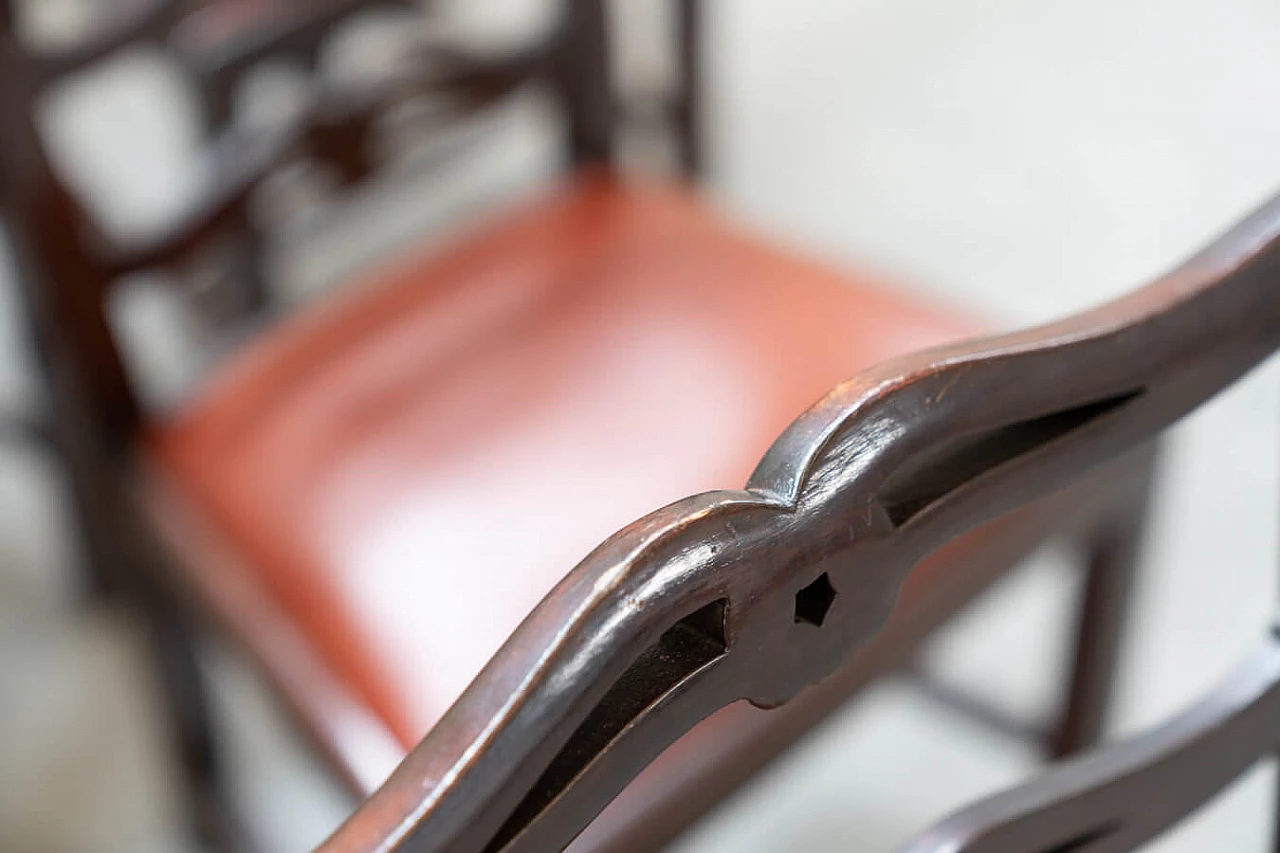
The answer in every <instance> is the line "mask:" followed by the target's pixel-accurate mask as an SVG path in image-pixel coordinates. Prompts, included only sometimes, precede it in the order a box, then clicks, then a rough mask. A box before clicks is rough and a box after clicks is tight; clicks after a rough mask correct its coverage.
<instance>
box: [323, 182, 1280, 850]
mask: <svg viewBox="0 0 1280 853" xmlns="http://www.w3.org/2000/svg"><path fill="white" fill-rule="evenodd" d="M1278 288H1280V198H1277V199H1275V200H1273V201H1272V202H1270V203H1269V204H1268V205H1267V206H1265V207H1264V208H1262V209H1261V210H1259V211H1258V212H1257V213H1256V214H1254V215H1253V216H1252V217H1250V218H1249V219H1247V220H1246V221H1245V222H1243V223H1242V224H1241V225H1239V226H1237V227H1236V228H1235V229H1233V230H1232V231H1231V232H1229V233H1228V234H1227V235H1225V236H1224V237H1223V238H1221V239H1220V240H1218V241H1217V242H1216V243H1214V244H1213V245H1211V246H1210V247H1209V248H1208V249H1206V250H1205V251H1203V252H1201V253H1200V254H1198V255H1196V256H1195V257H1194V258H1192V259H1191V260H1189V261H1188V262H1186V263H1185V264H1184V265H1182V266H1181V267H1179V268H1178V269H1176V270H1175V271H1173V272H1172V273H1170V274H1169V275H1166V276H1165V277H1163V278H1161V279H1159V280H1157V281H1156V282H1154V283H1152V284H1151V285H1149V286H1147V287H1145V288H1143V289H1141V290H1138V291H1136V292H1134V293H1132V294H1130V295H1128V296H1126V297H1124V298H1121V299H1119V300H1117V301H1115V302H1113V303H1110V304H1108V305H1106V306H1103V307H1101V308H1098V309H1095V310H1092V311H1088V312H1085V313H1083V314H1080V315H1077V316H1075V317H1072V318H1070V319H1067V320H1064V321H1061V322H1058V323H1054V324H1051V325H1048V326H1045V327H1042V328H1038V329H1032V330H1029V331H1025V332H1020V333H1015V334H1011V335H1005V336H1001V337H996V338H991V339H987V340H980V341H975V342H970V343H965V344H959V345H954V346H950V347H945V348H941V349H937V350H933V351H929V352H924V353H919V354H915V355H912V356H908V357H904V358H901V359H897V360H895V361H892V362H888V363H885V364H882V365H880V366H878V367H876V368H873V369H871V370H869V371H867V372H865V373H863V374H860V375H858V376H856V377H854V378H853V379H851V380H849V381H848V382H846V383H844V384H843V385H841V386H839V387H837V388H836V389H835V390H833V391H832V392H831V393H830V394H829V395H828V396H827V397H826V398H825V399H823V400H822V401H820V402H819V403H817V404H816V405H815V406H814V407H813V408H811V409H810V410H809V411H808V412H806V413H805V414H803V415H802V416H801V417H800V418H799V419H798V420H797V421H795V422H794V423H793V424H792V426H791V427H790V428H788V430H787V431H786V432H785V433H784V434H783V435H782V436H781V437H780V438H779V439H778V441H777V442H775V443H774V445H773V446H772V447H771V448H770V449H769V451H768V452H767V453H766V454H765V456H764V458H763V459H762V461H761V463H760V465H759V467H758V468H757V469H756V471H755V473H754V474H753V475H752V477H751V479H750V481H749V483H748V484H747V487H746V488H745V489H744V490H741V491H720V492H710V493H706V494H702V495H696V496H693V497H690V498H687V499H685V500H683V501H679V502H677V503H675V504H672V505H670V506H668V507H666V508H664V509H661V510H659V511H657V512H655V513H652V514H650V515H649V516H646V517H645V518H642V519H640V520H639V521H637V522H635V523H634V524H632V525H630V526H628V527H626V528H624V529H623V530H622V531H620V532H619V533H618V534H616V535H615V536H613V537H611V538H610V539H609V540H607V541H606V542H604V543H603V544H602V545H601V546H600V547H599V548H597V549H596V550H595V551H594V552H592V553H591V554H590V555H589V556H588V557H587V558H586V559H585V560H584V561H583V562H582V563H580V564H579V565H578V566H577V567H576V568H574V570H573V571H572V572H570V573H569V574H568V575H567V576H566V577H565V578H564V580H563V581H562V582H561V583H560V584H559V585H557V587H556V588H555V589H554V590H552V592H551V593H550V594H549V595H548V596H547V597H546V598H545V599H544V600H543V602H542V603H541V604H540V605H539V606H538V607H537V608H536V609H535V610H534V611H533V612H532V613H531V614H530V616H529V617H528V618H527V619H526V621H525V622H524V623H523V624H522V625H521V626H520V627H519V628H518V629H517V630H516V632H515V633H514V634H513V635H512V636H511V638H510V639H509V640H508V641H507V643H506V644H505V645H504V646H503V647H502V649H501V650H500V651H499V652H498V654H497V655H496V656H495V657H494V658H493V659H492V660H491V661H490V662H489V664H488V665H487V666H486V667H485V669H484V670H483V671H482V672H481V673H480V675H479V676H478V677H477V678H476V680H475V681H474V682H472V684H471V686H470V687H468V689H467V690H466V692H465V693H464V694H463V695H462V697H461V698H460V699H459V700H458V701H457V703H455V704H454V706H453V707H452V708H451V710H450V711H449V712H448V713H447V714H446V715H445V717H444V718H443V719H442V720H441V721H440V722H439V723H438V724H437V725H436V727H435V728H434V729H433V730H432V731H431V732H430V733H429V734H428V735H427V737H426V738H425V739H424V740H423V741H422V743H421V744H420V745H419V746H418V747H417V748H416V749H415V750H414V751H413V752H412V753H411V754H410V755H409V756H408V758H406V759H405V761H404V762H402V763H401V765H400V766H399V767H398V769H397V770H396V771H395V772H394V773H393V774H392V776H391V777H390V779H389V780H388V781H387V783H386V784H385V785H384V787H383V788H381V789H380V790H379V791H378V792H377V793H375V794H374V795H373V797H371V798H370V799H369V800H368V801H367V802H366V803H365V804H364V805H363V806H362V807H361V808H360V809H359V810H358V811H357V812H356V814H355V815H353V816H352V818H351V819H350V820H349V821H348V822H347V823H346V824H345V825H344V826H343V827H341V828H340V829H339V830H338V832H337V833H336V834H335V835H334V836H333V837H332V838H331V839H329V841H328V842H327V843H326V845H325V846H324V847H323V848H322V849H324V850H326V851H334V853H337V851H342V853H349V851H354V850H373V849H378V850H391V849H403V850H414V851H435V850H449V851H471V850H474V851H484V853H494V851H498V850H502V851H506V852H507V853H513V851H538V850H552V849H561V848H563V847H564V846H565V845H566V844H568V842H569V841H570V840H571V839H572V838H574V836H575V835H576V834H577V833H578V832H580V831H581V830H582V829H583V828H584V827H585V826H586V825H587V824H588V823H589V822H590V821H591V820H592V819H594V817H595V816H596V814H598V813H599V811H600V810H601V809H602V808H603V807H604V806H605V805H606V804H607V803H608V802H609V801H610V800H611V799H612V798H613V797H614V796H615V795H616V794H617V793H618V792H620V791H621V789H622V788H623V787H624V786H625V785H626V784H627V783H628V782H629V781H630V780H631V779H632V778H634V776H635V775H636V774H637V773H639V771H640V770H641V769H642V768H643V767H644V766H645V765H646V764H647V763H648V762H650V761H651V760H652V759H653V758H654V757H656V756H657V755H658V754H659V753H660V752H661V751H662V750H663V749H665V748H666V747H667V746H668V745H670V744H671V743H673V742H674V741H675V740H676V739H677V738H679V737H680V736H681V735H683V734H684V733H685V732H687V731H688V730H689V729H690V728H692V727H693V726H694V725H695V724H696V723H698V722H699V721H700V720H702V719H703V718H705V717H706V716H708V715H709V714H711V713H713V712H714V711H716V710H718V709H720V708H722V707H724V706H725V705H727V704H729V703H731V702H734V701H737V700H740V699H743V698H745V699H748V700H750V701H751V702H752V703H753V704H755V705H757V706H760V707H765V708H768V707H775V706H778V705H781V704H783V703H785V702H787V701H788V700H789V699H791V698H792V697H793V696H794V695H795V694H797V693H798V692H799V691H801V690H803V689H804V688H805V687H806V686H807V685H809V684H812V683H813V682H816V681H818V680H820V679H822V678H824V677H825V676H827V675H829V674H830V673H832V672H833V671H834V670H835V669H836V668H837V667H838V666H840V664H841V663H842V662H843V661H844V660H846V659H847V657H848V655H849V654H850V653H851V652H852V650H853V649H855V648H856V647H858V646H859V645H861V644H863V643H864V642H866V640H867V639H868V638H870V637H872V636H873V635H874V634H875V633H876V632H877V631H879V630H880V628H881V627H882V626H883V625H884V624H885V622H886V620H887V618H888V616H889V615H890V613H891V612H892V610H893V607H894V603H895V600H896V597H897V593H898V590H899V588H900V586H901V583H902V581H903V579H904V578H905V577H906V575H907V574H908V573H909V572H910V570H911V569H912V567H913V566H914V565H915V564H916V563H917V562H918V561H919V560H921V559H922V558H923V557H924V556H926V555H927V554H929V553H930V552H932V551H934V550H936V549H938V548H939V547H941V546H942V545H944V544H945V543H946V542H948V541H949V540H951V539H953V538H954V537H956V536H957V535H959V534H960V533H962V532H964V531H966V530H968V529H971V528H973V527H976V526H978V525H980V524H982V523H985V522H987V521H989V520H992V519H994V518H995V517H997V516H999V515H1002V514H1003V513H1005V512H1008V511H1010V510H1012V509H1015V508H1017V507H1019V506H1022V505H1024V504H1027V503H1029V502H1031V501H1032V500H1034V499H1036V498H1039V497H1041V496H1044V495H1046V494H1047V493H1049V492H1051V491H1053V490H1056V489H1058V488H1060V487H1062V486H1063V485H1065V484H1066V483H1068V482H1070V481H1072V480H1074V479H1076V478H1079V477H1080V476H1082V474H1083V473H1084V472H1086V471H1088V470H1089V469H1091V468H1093V467H1094V466H1096V465H1098V464H1100V463H1102V462H1104V461H1107V460H1109V459H1113V458H1115V457H1117V456H1118V455H1120V454H1121V453H1123V452H1125V451H1127V450H1129V449H1131V448H1133V447H1134V446H1135V445H1138V444H1140V443H1143V442H1145V441H1147V440H1149V439H1151V438H1152V437H1153V436H1155V435H1156V434H1157V433H1158V432H1160V431H1161V430H1163V429H1164V428H1166V427H1167V426H1169V425H1170V424H1171V423H1173V422H1174V421H1175V420H1177V419H1178V418H1180V417H1181V416H1183V415H1184V414H1186V413H1187V412H1189V411H1191V410H1192V409H1193V408H1195V407H1196V406H1198V405H1199V404H1201V403H1202V402H1204V401H1205V400H1207V399H1209V398H1210V397H1212V396H1213V395H1214V394H1216V393H1217V392H1218V391H1220V390H1221V389H1223V388H1224V387H1226V386H1227V385H1229V384H1230V383H1232V382H1233V381H1235V380H1236V379H1237V378H1239V377H1240V376H1241V375H1243V374H1244V373H1246V372H1247V371H1249V370H1250V369H1252V368H1253V367H1254V366H1255V365H1257V364H1258V363H1259V362H1260V361H1262V360H1263V359H1264V358H1266V357H1267V356H1268V355H1270V354H1271V353H1272V352H1274V351H1275V350H1276V349H1277V348H1280V298H1277V293H1280V289H1278ZM815 595H820V596H821V597H822V599H823V601H824V607H825V608H826V610H825V615H826V618H825V619H823V620H821V626H819V627H815V626H814V625H813V624H810V623H807V622H805V620H803V619H802V618H799V616H800V615H801V614H800V608H802V607H803V606H805V604H806V602H809V601H811V600H812V599H813V597H814V596H815ZM1277 683H1280V650H1278V649H1277V647H1276V644H1275V643H1269V644H1268V647H1267V648H1266V649H1264V650H1263V652H1262V653H1260V655H1259V657H1258V658H1257V659H1256V660H1255V661H1253V662H1252V663H1251V664H1249V665H1248V666H1247V667H1246V668H1245V669H1244V670H1243V671H1242V673H1241V674H1240V675H1239V676H1238V677H1237V679H1236V680H1235V681H1234V682H1232V684H1231V685H1230V687H1229V688H1228V689H1227V690H1226V691H1225V693H1224V694H1222V695H1221V696H1220V697H1218V698H1217V699H1216V700H1214V701H1211V702H1210V703H1208V705H1207V706H1206V707H1204V708H1201V709H1199V710H1197V711H1196V712H1193V714H1192V715H1191V716H1190V717H1189V718H1187V719H1186V720H1184V721H1182V722H1180V723H1176V724H1175V725H1174V726H1173V727H1171V728H1170V730H1168V731H1166V732H1164V733H1161V734H1159V735H1157V736H1155V737H1154V738H1153V739H1151V740H1149V741H1146V742H1144V743H1141V744H1139V745H1138V746H1137V747H1136V748H1134V749H1133V750H1132V751H1130V752H1128V753H1125V754H1121V755H1119V756H1118V757H1107V758H1104V759H1102V760H1101V761H1100V762H1098V763H1090V762H1088V761H1086V762H1085V763H1084V764H1082V765H1072V766H1070V767H1068V768H1067V769H1064V770H1063V771H1061V773H1060V774H1059V775H1058V776H1056V777H1055V778H1054V779H1053V780H1051V781H1050V782H1049V783H1048V784H1047V786H1046V785H1040V786H1038V787H1035V788H1032V789H1029V792H1027V793H1025V794H1019V795H1015V797H1014V798H1013V799H1012V800H1005V801H1001V802H1000V803H998V804H997V805H998V806H999V807H998V808H994V809H992V808H986V810H979V811H978V812H976V813H975V814H976V817H975V816H974V815H970V816H969V817H968V818H962V819H961V820H960V822H959V824H955V823H953V824H949V825H947V826H945V827H944V828H943V830H942V832H943V834H942V835H933V836H929V837H927V838H926V839H925V840H924V841H922V842H920V845H921V846H918V847H917V848H913V853H919V851H925V850H931V851H938V853H941V851H943V850H946V851H952V850H958V849H965V850H970V849H972V850H974V851H978V850H981V851H984V853H997V851H1002V853H1014V851H1017V853H1067V851H1085V850H1087V851H1090V853H1102V851H1113V850H1122V849H1129V846H1130V845H1131V844H1134V843H1137V842H1138V841H1140V840H1141V839H1143V838H1146V837H1149V836H1150V835H1152V834H1154V833H1155V832H1158V831H1159V830H1160V829H1162V828H1163V826H1165V825H1167V824H1168V823H1169V822H1171V821H1172V820H1173V819H1174V817H1176V815H1177V814H1178V813H1179V810H1181V809H1184V808H1189V807H1190V806H1191V805H1192V804H1194V803H1195V802H1198V801H1199V800H1200V799H1203V798H1204V797H1206V796H1208V795H1209V793H1211V792H1212V791H1213V790H1216V789H1217V788H1218V787H1220V786H1221V785H1223V784H1225V782H1226V781H1227V780H1228V779H1230V778H1231V777H1232V776H1233V775H1234V774H1236V773H1238V772H1239V771H1240V770H1242V769H1243V768H1244V767H1246V766H1247V765H1248V764H1249V763H1251V762H1252V760H1254V759H1255V758H1256V757H1257V756H1258V755H1259V754H1261V753H1262V752H1263V751H1265V750H1267V749H1270V748H1272V747H1273V746H1274V745H1275V743H1276V739H1277V735H1280V716H1278V715H1277V714H1276V710H1277V704H1276V703H1277V702H1278V701H1280V689H1277ZM1199 760H1204V761H1206V762H1207V764H1206V765H1204V766H1199V764H1198V761H1199ZM1166 771H1167V772H1168V774H1169V775H1162V774H1164V773H1165V772H1166ZM1161 778H1164V779H1177V780H1178V781H1177V783H1176V784H1177V785H1178V786H1179V787H1178V791H1177V793H1176V795H1174V794H1170V793H1168V792H1166V791H1164V790H1162V791H1161V793H1160V795H1159V796H1152V795H1150V791H1151V790H1152V786H1153V785H1156V784H1158V780H1160V779H1161ZM1117 779H1118V780H1119V782H1118V783H1117V784H1116V785H1112V784H1111V783H1112V782H1113V781H1114V780H1117ZM1124 785H1127V786H1128V787H1127V788H1124V790H1123V792H1121V794H1118V795H1116V796H1112V794H1114V793H1116V791H1117V790H1119V789H1120V788H1122V787H1123V786H1124ZM1095 787H1096V790H1095ZM1078 794H1080V795H1082V796H1079V797H1077V796H1076V795H1078ZM1026 813H1031V815H1032V817H1031V819H1029V820H1027V821H1025V822H1024V823H1019V820H1020V816H1021V815H1023V814H1026ZM1045 815H1047V818H1046V817H1045ZM1095 818H1096V820H1095ZM965 820H968V821H969V822H968V823H965ZM968 830H972V832H967V831H968ZM988 830H991V832H990V834H989V835H988V834H984V833H987V832H988ZM1006 830H1007V831H1006ZM1041 831H1042V832H1041ZM966 832H967V834H966ZM947 833H950V834H947ZM1037 833H1041V834H1037ZM960 842H963V843H964V844H969V845H970V846H967V847H961V846H949V845H952V844H953V843H956V844H958V843H960Z"/></svg>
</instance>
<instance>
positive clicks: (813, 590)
mask: <svg viewBox="0 0 1280 853" xmlns="http://www.w3.org/2000/svg"><path fill="white" fill-rule="evenodd" d="M835 600H836V590H835V587H833V586H832V585H831V578H829V577H827V573H826V572H823V573H822V574H820V575H818V579H817V580H815V581H814V582H813V583H811V584H809V585H808V586H806V587H805V588H804V589H802V590H800V591H799V592H797V593H796V622H797V624H798V623H800V622H804V623H806V624H809V625H818V626H820V625H822V620H824V619H826V618H827V611H828V610H830V609H831V605H832V603H833V602H834V601H835Z"/></svg>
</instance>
